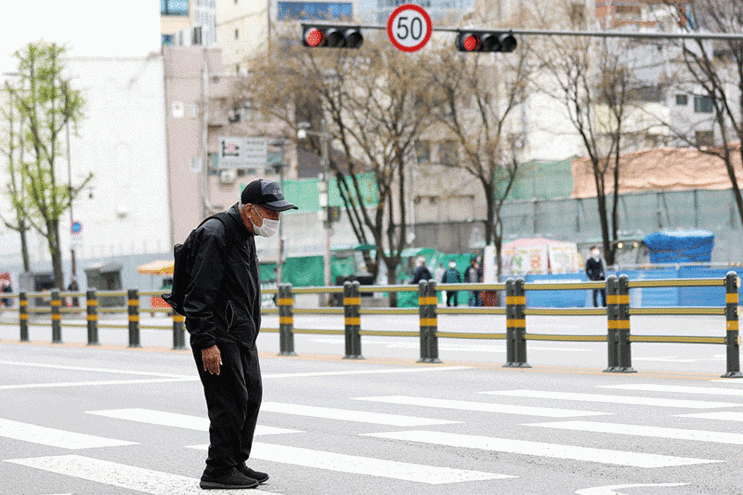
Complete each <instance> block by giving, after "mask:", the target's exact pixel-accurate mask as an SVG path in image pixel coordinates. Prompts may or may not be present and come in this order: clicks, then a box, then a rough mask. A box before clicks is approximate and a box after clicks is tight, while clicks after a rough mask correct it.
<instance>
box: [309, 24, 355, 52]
mask: <svg viewBox="0 0 743 495" xmlns="http://www.w3.org/2000/svg"><path fill="white" fill-rule="evenodd" d="M363 43H364V37H363V36H362V35H361V30H360V28H359V26H341V25H337V24H302V44H303V45H304V46H309V47H313V48H315V47H326V48H359V47H360V46H361V45H362V44H363Z"/></svg>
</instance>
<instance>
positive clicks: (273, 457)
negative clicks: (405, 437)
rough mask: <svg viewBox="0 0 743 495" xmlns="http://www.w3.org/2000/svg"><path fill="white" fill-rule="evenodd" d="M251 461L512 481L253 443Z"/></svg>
mask: <svg viewBox="0 0 743 495" xmlns="http://www.w3.org/2000/svg"><path fill="white" fill-rule="evenodd" d="M189 448H193V449H199V450H206V449H207V446H206V445H194V446H192V447H189ZM250 458H251V459H260V460H262V461H273V462H281V463H285V464H293V465H297V466H304V467H310V468H315V469H327V470H329V471H338V472H341V473H350V474H365V475H369V476H378V477H381V478H391V479H397V480H404V481H415V482H418V483H427V484H430V485H442V484H445V483H460V482H463V481H484V480H494V479H504V478H515V476H509V475H505V474H497V473H484V472H481V471H469V470H464V469H454V468H450V467H441V466H426V465H423V464H411V463H407V462H399V461H388V460H384V459H374V458H371V457H362V456H355V455H346V454H336V453H333V452H324V451H321V450H312V449H303V448H299V447H286V446H283V445H272V444H267V443H259V442H254V443H253V448H252V450H251V452H250Z"/></svg>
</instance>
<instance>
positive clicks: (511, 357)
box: [504, 278, 516, 367]
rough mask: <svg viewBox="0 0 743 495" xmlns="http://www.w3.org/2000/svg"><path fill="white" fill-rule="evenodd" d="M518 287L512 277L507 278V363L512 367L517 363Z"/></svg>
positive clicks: (507, 365)
mask: <svg viewBox="0 0 743 495" xmlns="http://www.w3.org/2000/svg"><path fill="white" fill-rule="evenodd" d="M515 294H516V287H515V282H514V280H513V279H512V278H509V279H508V280H506V364H505V365H504V366H506V367H511V366H515V365H516V337H515V331H514V326H513V320H514V319H515V318H516V306H515V303H514V301H515Z"/></svg>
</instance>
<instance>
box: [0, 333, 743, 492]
mask: <svg viewBox="0 0 743 495" xmlns="http://www.w3.org/2000/svg"><path fill="white" fill-rule="evenodd" d="M267 337H268V338H267ZM307 337H315V336H307ZM270 338H273V336H272V335H265V336H263V337H261V339H260V342H259V346H260V347H261V349H262V350H265V349H266V347H265V346H266V345H268V346H270V345H271V344H272V343H271V341H270ZM334 345H335V344H325V345H324V347H323V349H325V350H326V351H327V350H331V351H334V350H335V348H334V347H333V346H334ZM377 347H378V350H379V351H380V352H381V351H382V349H384V346H383V345H379V346H377ZM368 348H369V352H366V351H365V354H366V355H367V359H365V360H343V359H341V358H340V357H339V356H320V355H314V354H310V353H303V354H302V355H300V356H297V357H280V356H277V355H276V352H275V350H270V351H266V352H263V353H262V354H261V356H262V369H263V375H264V389H265V393H264V406H263V408H262V411H261V416H260V419H259V431H258V432H257V433H258V434H257V437H256V444H255V446H254V449H253V456H252V457H253V459H252V460H251V463H250V465H251V466H252V467H253V468H255V469H258V470H264V471H267V472H268V473H269V474H270V475H271V479H270V480H269V482H268V483H267V484H265V485H262V486H261V487H260V488H259V489H257V490H256V492H263V493H277V494H284V495H321V494H322V495H333V494H338V495H341V494H343V495H356V494H359V495H361V494H368V493H380V494H393V493H395V494H397V493H404V494H418V493H426V494H434V495H436V494H447V495H449V494H467V495H485V494H488V495H492V494H494V493H496V494H506V493H514V494H550V495H552V494H572V493H578V494H582V495H608V494H610V493H624V494H627V495H632V494H649V495H654V494H664V495H679V494H706V493H710V494H712V493H714V494H740V493H741V486H742V485H743V475H741V473H740V469H739V457H740V455H739V453H740V445H741V444H743V432H741V424H742V423H741V421H743V380H731V379H727V380H721V379H719V373H718V372H717V371H715V372H710V373H689V372H671V371H662V372H648V371H642V370H641V371H640V372H638V373H636V374H621V375H618V374H607V373H602V372H601V371H599V370H593V369H591V368H590V367H589V368H583V367H560V366H557V365H554V364H552V365H550V366H549V367H548V366H540V365H535V366H534V368H532V369H528V370H519V369H507V368H503V367H502V366H500V364H499V363H500V359H491V361H492V362H487V361H482V362H479V363H474V362H473V361H472V360H471V359H470V360H469V361H468V362H467V363H464V362H456V361H454V360H452V359H447V360H446V362H445V363H443V364H440V365H430V364H429V365H422V364H416V363H415V359H414V358H415V356H408V357H407V358H406V359H398V358H394V357H378V358H373V357H371V356H370V355H369V354H371V353H372V352H373V351H372V350H373V349H375V346H374V345H372V344H370V345H369V346H368ZM404 350H406V351H408V352H412V351H413V350H407V349H404ZM374 352H376V351H374ZM451 352H454V351H451ZM457 352H462V351H457ZM326 354H327V353H326ZM331 354H334V352H333V353H331ZM475 354H476V353H475ZM554 354H557V353H552V354H549V353H548V352H545V356H547V357H550V356H552V355H554ZM472 355H473V353H470V354H469V356H470V357H471V356H472ZM478 355H479V354H478ZM535 356H536V352H535ZM575 364H582V363H575ZM0 369H1V370H2V373H0V480H2V483H0V493H7V494H24V495H51V494H54V495H61V494H75V495H83V494H102V493H105V494H114V495H117V494H122V495H123V494H134V493H149V494H156V495H170V494H173V495H175V494H179V495H180V494H187V493H199V492H200V490H199V489H198V488H197V479H198V477H199V476H200V474H201V471H202V469H203V461H204V458H205V451H204V450H203V449H204V448H205V447H204V446H205V445H206V444H207V443H208V434H207V431H206V429H207V424H206V422H205V421H206V420H205V417H206V408H205V404H204V399H203V395H202V393H201V389H200V383H199V382H198V379H197V377H196V371H195V368H194V365H193V362H192V358H191V356H190V353H189V352H188V351H170V350H156V349H152V348H144V349H140V350H131V349H121V348H110V347H108V346H101V347H87V346H84V345H75V344H65V345H49V344H43V345H41V344H20V343H15V342H11V341H3V342H0ZM221 493H225V492H221Z"/></svg>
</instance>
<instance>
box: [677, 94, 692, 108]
mask: <svg viewBox="0 0 743 495" xmlns="http://www.w3.org/2000/svg"><path fill="white" fill-rule="evenodd" d="M688 104H689V97H688V96H686V95H676V105H678V106H680V107H685V106H686V105H688Z"/></svg>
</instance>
